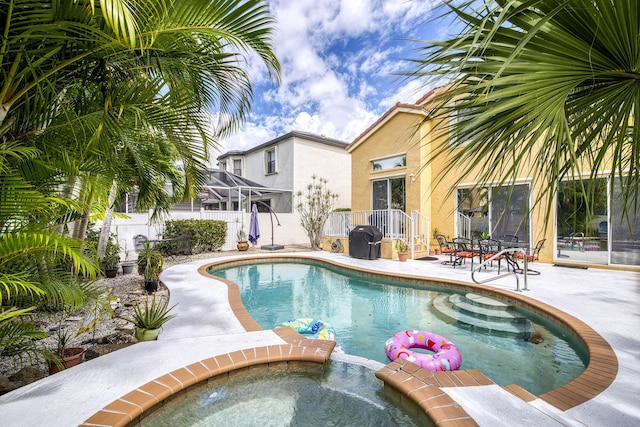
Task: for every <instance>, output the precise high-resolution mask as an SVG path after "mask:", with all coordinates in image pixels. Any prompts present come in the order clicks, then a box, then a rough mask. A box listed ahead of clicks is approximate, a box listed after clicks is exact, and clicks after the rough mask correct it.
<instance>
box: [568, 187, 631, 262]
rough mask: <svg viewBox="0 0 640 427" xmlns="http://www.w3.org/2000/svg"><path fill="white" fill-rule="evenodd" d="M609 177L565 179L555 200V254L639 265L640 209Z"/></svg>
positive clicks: (579, 258)
mask: <svg viewBox="0 0 640 427" xmlns="http://www.w3.org/2000/svg"><path fill="white" fill-rule="evenodd" d="M625 203H627V201H625V200H623V199H622V198H621V197H620V186H619V184H618V183H614V185H613V189H611V186H610V181H609V180H608V179H606V178H598V179H596V180H570V181H563V182H561V183H560V185H559V187H558V198H557V202H556V246H557V249H558V251H557V253H556V257H557V259H559V260H571V261H578V262H585V263H591V264H620V265H640V212H639V211H638V210H637V209H634V207H633V206H632V205H631V203H630V202H629V203H627V206H626V213H625Z"/></svg>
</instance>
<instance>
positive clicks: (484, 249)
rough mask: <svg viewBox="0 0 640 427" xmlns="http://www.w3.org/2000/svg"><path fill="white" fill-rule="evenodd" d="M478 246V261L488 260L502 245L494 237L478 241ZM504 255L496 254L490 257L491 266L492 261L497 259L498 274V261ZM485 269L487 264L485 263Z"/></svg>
mask: <svg viewBox="0 0 640 427" xmlns="http://www.w3.org/2000/svg"><path fill="white" fill-rule="evenodd" d="M478 246H479V247H480V253H479V258H480V262H483V261H488V260H490V259H491V258H493V257H494V256H495V255H496V254H498V253H499V252H500V251H501V250H502V245H501V243H500V241H499V240H495V239H484V240H480V241H479V242H478ZM504 258H505V257H504V255H500V256H497V257H496V258H494V259H491V263H490V265H491V266H492V267H493V261H498V274H500V261H501V260H503V259H504ZM484 268H485V269H486V268H487V266H486V265H485V266H484ZM508 268H509V264H507V269H508Z"/></svg>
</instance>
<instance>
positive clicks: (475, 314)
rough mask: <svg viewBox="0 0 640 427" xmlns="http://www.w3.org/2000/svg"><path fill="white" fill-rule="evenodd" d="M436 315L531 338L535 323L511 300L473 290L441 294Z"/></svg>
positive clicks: (474, 327) (489, 331) (488, 331)
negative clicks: (505, 301) (516, 307)
mask: <svg viewBox="0 0 640 427" xmlns="http://www.w3.org/2000/svg"><path fill="white" fill-rule="evenodd" d="M432 307H433V310H434V312H435V313H436V315H438V316H439V317H440V318H443V319H444V320H446V321H448V322H454V323H455V324H456V325H457V326H459V327H462V328H465V329H471V330H475V331H478V332H482V333H486V334H489V335H501V336H513V337H515V338H520V339H529V338H530V337H531V334H532V324H531V321H530V320H529V319H527V318H526V317H525V316H524V315H522V314H520V313H518V312H517V311H515V310H514V309H513V307H512V306H510V305H509V304H505V303H504V302H502V301H498V300H496V299H493V298H488V297H484V296H482V295H477V294H473V293H468V294H466V295H459V294H453V295H438V296H437V297H436V298H435V299H434V300H433V302H432Z"/></svg>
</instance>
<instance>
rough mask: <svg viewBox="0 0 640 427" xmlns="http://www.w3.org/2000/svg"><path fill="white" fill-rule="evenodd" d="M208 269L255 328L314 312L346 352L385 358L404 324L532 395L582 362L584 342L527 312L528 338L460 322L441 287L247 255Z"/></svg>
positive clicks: (563, 379) (466, 365)
mask: <svg viewBox="0 0 640 427" xmlns="http://www.w3.org/2000/svg"><path fill="white" fill-rule="evenodd" d="M210 272H211V273H212V274H214V275H216V276H219V277H222V278H225V279H228V280H231V281H233V282H235V283H237V284H238V286H239V288H240V293H241V297H242V301H243V304H244V305H245V307H246V309H247V310H248V311H249V313H250V314H251V315H252V317H253V318H254V319H255V320H256V321H257V322H258V323H259V324H260V326H261V327H262V328H264V329H272V328H273V327H274V326H275V325H277V324H278V323H281V322H284V321H286V320H289V319H291V318H298V317H314V318H318V319H322V320H324V321H326V322H328V323H330V324H331V325H332V326H333V327H334V329H335V330H336V333H337V337H338V338H337V341H338V344H339V345H340V346H341V347H342V348H343V349H344V351H345V352H346V353H349V354H354V355H357V356H361V357H366V358H368V359H372V360H377V361H379V362H382V363H387V362H388V359H387V358H386V355H385V353H384V343H385V341H386V340H387V339H388V338H389V337H391V336H392V335H393V334H395V333H396V332H397V331H400V330H405V329H419V330H425V331H431V332H434V333H437V334H439V335H442V336H445V337H447V338H449V339H450V340H451V341H453V342H454V343H455V344H456V345H457V347H458V348H459V349H460V351H461V353H462V356H463V364H462V369H480V370H481V371H482V372H483V373H485V374H486V375H487V376H489V377H490V378H491V379H492V380H493V381H495V382H496V383H497V384H499V385H507V384H512V383H516V384H518V385H520V386H522V387H524V388H525V389H527V390H528V391H530V392H531V393H534V394H536V395H539V394H542V393H545V392H547V391H550V390H552V389H555V388H558V387H560V386H562V385H564V384H566V383H567V382H569V381H571V380H572V379H574V378H576V377H577V376H578V375H580V374H581V373H582V372H583V371H584V369H585V366H586V364H587V362H588V355H587V352H586V350H585V349H584V348H583V347H582V345H581V344H580V343H579V342H578V341H577V340H576V339H575V338H574V337H572V336H571V334H569V333H568V332H567V331H566V330H563V329H561V328H560V327H558V326H556V325H554V324H552V323H550V322H547V321H545V320H544V319H542V318H541V317H540V316H537V315H535V314H534V313H531V312H526V317H527V318H528V319H529V321H530V322H531V331H532V333H533V334H534V336H535V339H530V338H531V335H529V336H526V335H525V336H523V335H522V334H520V335H518V334H515V335H514V334H505V333H502V332H501V333H495V331H488V330H486V328H479V327H476V326H477V325H473V324H472V325H469V324H468V323H466V324H461V322H460V321H459V320H457V319H455V318H451V315H450V314H449V315H446V313H445V314H443V312H442V309H441V306H442V305H443V303H445V304H450V303H448V302H447V301H444V302H443V300H448V299H451V298H452V297H451V295H454V296H456V295H457V296H460V294H456V293H455V292H453V291H452V290H450V289H446V288H444V287H438V286H430V287H426V286H424V285H421V284H417V283H408V282H405V281H400V280H397V281H390V280H389V279H386V278H385V279H383V278H381V277H374V276H369V275H367V276H363V275H361V274H357V273H353V272H350V271H349V270H348V269H342V268H337V267H333V266H328V265H324V264H319V263H315V262H307V261H295V262H268V261H266V262H261V261H258V262H256V261H255V260H254V261H252V262H251V264H250V265H242V264H240V265H238V264H236V265H234V266H227V267H223V268H214V269H212V270H210ZM513 310H515V311H517V312H519V313H523V311H522V310H520V309H517V308H514V309H513ZM474 322H475V323H477V324H481V323H482V319H478V320H476V321H474Z"/></svg>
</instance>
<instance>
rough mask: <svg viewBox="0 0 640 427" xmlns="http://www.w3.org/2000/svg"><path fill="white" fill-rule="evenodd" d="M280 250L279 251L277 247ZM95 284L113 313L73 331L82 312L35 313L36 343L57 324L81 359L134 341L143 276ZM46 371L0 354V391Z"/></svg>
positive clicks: (162, 294)
mask: <svg viewBox="0 0 640 427" xmlns="http://www.w3.org/2000/svg"><path fill="white" fill-rule="evenodd" d="M300 250H309V248H308V247H306V248H305V247H303V246H300V247H287V249H285V252H291V251H300ZM258 252H262V251H261V250H260V249H256V248H251V249H249V251H247V252H243V253H242V254H247V255H251V254H255V253H258ZM279 252H282V251H279ZM232 254H233V255H238V254H239V253H238V252H235V251H234V252H209V253H201V254H196V255H189V256H179V257H177V258H171V257H169V258H165V264H164V268H165V269H166V268H169V267H171V266H172V265H175V264H178V263H184V262H189V261H194V260H198V259H207V258H215V257H219V256H225V255H232ZM96 284H97V285H99V286H102V287H104V289H105V291H106V290H111V293H112V295H113V296H114V298H116V299H117V307H116V308H115V310H114V314H115V315H114V316H113V317H111V316H107V315H105V316H103V317H102V318H101V319H100V321H99V322H98V324H97V326H96V328H95V329H94V330H93V331H89V332H83V333H81V334H76V333H77V331H78V328H79V327H80V326H81V325H82V323H83V320H84V318H85V316H84V315H83V314H82V313H73V314H72V315H71V316H69V317H68V318H67V319H66V320H64V321H63V322H62V323H60V321H59V320H57V319H54V318H51V317H47V316H45V315H39V316H37V320H36V323H37V324H38V325H40V326H41V328H42V329H43V330H45V331H49V333H50V336H49V337H48V338H45V339H43V340H41V341H40V342H39V344H40V345H41V346H42V347H44V348H48V349H51V350H55V349H56V346H57V333H56V330H57V329H59V328H60V327H61V328H62V329H63V330H65V331H68V335H69V336H70V337H71V338H72V340H71V342H70V343H69V344H68V345H67V346H68V347H83V348H84V349H85V360H89V359H93V358H95V357H99V356H101V355H103V354H106V353H109V352H111V351H116V350H118V349H121V348H123V347H125V346H127V345H131V344H134V343H136V342H137V341H136V339H135V338H134V337H133V325H132V324H131V323H129V322H127V321H126V320H123V319H126V318H131V316H132V314H133V307H134V306H135V305H136V304H139V303H142V304H144V302H145V300H146V298H149V297H150V295H148V294H147V292H146V291H145V289H144V279H143V277H142V276H140V275H138V273H137V271H136V270H135V268H134V271H133V273H132V274H124V275H123V274H122V273H121V271H120V272H119V273H118V276H117V277H115V278H113V279H107V278H102V279H100V280H97V281H96ZM154 294H155V296H156V297H157V298H168V297H169V291H168V289H167V288H166V287H165V286H164V285H162V284H160V287H159V288H158V291H156V292H155V293H154ZM47 375H49V370H48V365H47V364H46V362H45V361H44V360H39V361H35V362H34V363H33V364H29V363H28V364H26V365H25V364H22V365H21V364H19V363H16V360H15V359H11V358H8V357H0V394H4V393H6V392H8V391H11V390H13V389H15V388H18V387H22V386H24V385H26V384H29V383H30V382H33V381H37V380H38V379H40V378H43V377H45V376H47Z"/></svg>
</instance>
